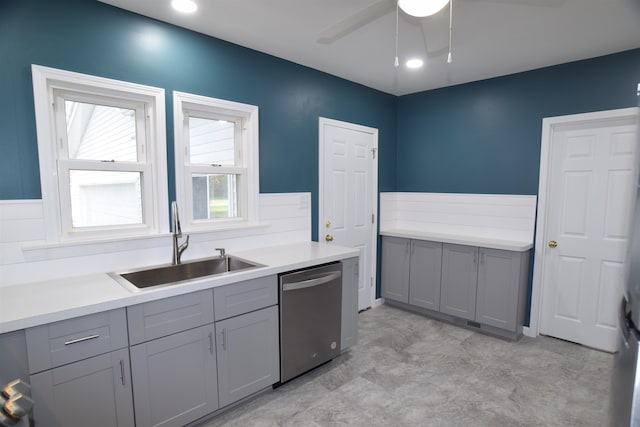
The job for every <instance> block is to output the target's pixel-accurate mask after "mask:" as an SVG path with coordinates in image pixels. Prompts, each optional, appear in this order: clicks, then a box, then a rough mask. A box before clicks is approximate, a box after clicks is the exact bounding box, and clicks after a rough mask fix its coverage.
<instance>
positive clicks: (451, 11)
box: [447, 0, 453, 64]
mask: <svg viewBox="0 0 640 427" xmlns="http://www.w3.org/2000/svg"><path fill="white" fill-rule="evenodd" d="M452 32H453V0H449V55H447V64H451V33H452Z"/></svg>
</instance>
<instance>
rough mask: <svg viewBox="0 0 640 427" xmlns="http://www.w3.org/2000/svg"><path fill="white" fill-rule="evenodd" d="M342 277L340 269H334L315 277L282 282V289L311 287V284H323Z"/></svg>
mask: <svg viewBox="0 0 640 427" xmlns="http://www.w3.org/2000/svg"><path fill="white" fill-rule="evenodd" d="M339 277H342V272H341V271H334V272H333V273H330V274H327V275H326V276H321V277H317V278H315V279H308V280H302V281H300V282H293V283H283V284H282V291H283V292H285V291H295V290H297V289H304V288H311V287H313V286H318V285H324V284H325V283H329V282H331V281H332V280H335V279H337V278H339Z"/></svg>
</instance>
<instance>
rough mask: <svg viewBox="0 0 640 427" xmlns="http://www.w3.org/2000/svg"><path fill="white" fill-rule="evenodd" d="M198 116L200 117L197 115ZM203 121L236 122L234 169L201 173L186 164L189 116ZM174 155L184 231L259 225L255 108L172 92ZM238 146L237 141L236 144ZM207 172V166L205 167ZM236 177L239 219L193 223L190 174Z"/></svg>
mask: <svg viewBox="0 0 640 427" xmlns="http://www.w3.org/2000/svg"><path fill="white" fill-rule="evenodd" d="M197 113H201V115H199V114H197ZM190 114H192V116H194V117H202V116H204V117H206V116H207V115H215V116H218V117H220V116H226V117H230V118H233V119H239V120H240V122H241V126H240V146H239V147H238V146H236V156H239V159H240V162H239V164H236V166H235V167H215V168H214V167H210V168H209V169H203V168H202V167H198V166H195V165H191V164H190V162H189V129H188V124H187V120H188V118H189V115H190ZM173 123H174V132H175V135H174V154H175V165H176V166H175V181H176V200H177V202H178V204H179V205H180V208H181V210H183V211H184V212H185V214H186V215H183V218H182V226H183V227H182V228H183V230H189V231H198V230H202V231H207V230H209V231H211V230H218V229H229V228H242V227H247V226H250V225H255V224H256V223H257V222H258V198H259V191H260V190H259V187H260V183H259V169H258V155H259V141H258V139H259V138H258V135H259V133H258V123H259V117H258V107H257V106H255V105H249V104H242V103H238V102H233V101H227V100H223V99H216V98H210V97H206V96H200V95H193V94H190V93H184V92H175V91H174V92H173ZM236 142H237V141H236ZM205 168H206V166H205ZM192 172H203V173H219V174H239V175H240V177H241V179H240V183H239V185H238V189H237V191H238V205H239V207H238V217H237V218H216V219H209V220H194V217H193V193H192V185H191V173H192Z"/></svg>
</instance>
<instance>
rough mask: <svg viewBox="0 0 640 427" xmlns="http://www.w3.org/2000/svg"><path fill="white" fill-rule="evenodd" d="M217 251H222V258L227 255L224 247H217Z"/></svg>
mask: <svg viewBox="0 0 640 427" xmlns="http://www.w3.org/2000/svg"><path fill="white" fill-rule="evenodd" d="M216 251H218V252H220V258H224V257H225V256H226V251H225V249H224V248H216Z"/></svg>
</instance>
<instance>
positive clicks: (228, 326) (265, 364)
mask: <svg viewBox="0 0 640 427" xmlns="http://www.w3.org/2000/svg"><path fill="white" fill-rule="evenodd" d="M278 331H279V328H278V307H277V306H272V307H268V308H263V309H262V310H258V311H254V312H252V313H248V314H243V315H241V316H237V317H232V318H230V319H226V320H222V321H220V322H216V349H217V356H218V393H219V396H220V407H224V406H226V405H229V404H231V403H233V402H235V401H237V400H239V399H242V398H243V397H246V396H249V395H250V394H252V393H255V392H257V391H260V390H262V389H264V388H266V387H268V386H270V385H272V384H275V383H277V382H278V381H280V345H279V332H278Z"/></svg>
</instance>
